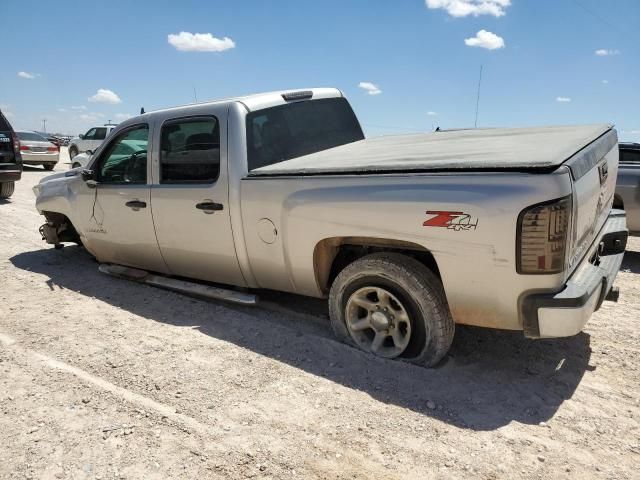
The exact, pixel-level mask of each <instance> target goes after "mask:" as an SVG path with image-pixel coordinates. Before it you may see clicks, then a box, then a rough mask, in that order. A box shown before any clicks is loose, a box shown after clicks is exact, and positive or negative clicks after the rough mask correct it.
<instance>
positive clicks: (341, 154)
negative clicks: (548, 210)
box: [250, 124, 616, 176]
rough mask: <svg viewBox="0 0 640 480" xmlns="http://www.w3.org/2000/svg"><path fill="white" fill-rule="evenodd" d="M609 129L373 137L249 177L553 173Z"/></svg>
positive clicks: (490, 130)
mask: <svg viewBox="0 0 640 480" xmlns="http://www.w3.org/2000/svg"><path fill="white" fill-rule="evenodd" d="M611 129H612V126H611V125H606V124H600V125H578V126H558V127H534V128H487V129H472V130H455V131H440V132H433V133H424V134H412V135H395V136H383V137H374V138H367V139H364V140H360V141H357V142H353V143H348V144H346V145H342V146H339V147H335V148H331V149H328V150H324V151H321V152H318V153H313V154H310V155H305V156H302V157H298V158H294V159H292V160H287V161H283V162H280V163H275V164H273V165H268V166H266V167H261V168H258V169H255V170H252V171H251V173H250V176H274V175H319V174H340V173H342V174H347V173H373V172H412V171H413V172H415V171H433V170H455V169H460V170H473V169H476V170H501V169H510V170H523V171H528V170H543V169H546V170H552V169H554V168H557V167H558V166H559V165H560V164H562V163H563V162H564V161H565V160H567V159H569V158H570V157H572V156H573V155H574V154H576V153H577V152H579V151H580V150H582V149H583V148H584V147H585V146H587V145H588V144H590V143H592V142H593V141H594V140H596V139H597V138H599V137H601V136H602V135H604V134H606V133H607V132H609V131H610V130H611ZM615 138H616V137H615V135H614V136H613V137H611V139H612V141H615Z"/></svg>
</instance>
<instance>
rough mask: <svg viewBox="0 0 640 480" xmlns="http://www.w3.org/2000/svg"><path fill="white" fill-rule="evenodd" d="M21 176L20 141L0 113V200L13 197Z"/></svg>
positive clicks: (0, 112)
mask: <svg viewBox="0 0 640 480" xmlns="http://www.w3.org/2000/svg"><path fill="white" fill-rule="evenodd" d="M21 176H22V157H21V155H20V140H18V137H17V136H16V134H15V132H14V131H13V128H12V127H11V124H10V123H9V120H7V118H6V117H5V116H4V115H3V114H2V111H0V199H3V198H9V197H10V196H11V195H13V190H14V188H15V182H17V181H18V180H20V177H21Z"/></svg>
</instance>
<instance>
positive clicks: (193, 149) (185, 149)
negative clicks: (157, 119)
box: [160, 117, 220, 183]
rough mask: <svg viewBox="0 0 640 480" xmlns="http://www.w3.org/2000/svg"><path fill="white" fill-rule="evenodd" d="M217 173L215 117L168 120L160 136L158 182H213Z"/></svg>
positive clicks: (218, 143) (218, 148)
mask: <svg viewBox="0 0 640 480" xmlns="http://www.w3.org/2000/svg"><path fill="white" fill-rule="evenodd" d="M219 174H220V126H219V124H218V119H217V118H215V117H196V118H185V119H180V120H171V121H169V122H167V123H165V124H164V125H163V126H162V132H161V135H160V183H213V182H215V181H216V180H217V179H218V175H219Z"/></svg>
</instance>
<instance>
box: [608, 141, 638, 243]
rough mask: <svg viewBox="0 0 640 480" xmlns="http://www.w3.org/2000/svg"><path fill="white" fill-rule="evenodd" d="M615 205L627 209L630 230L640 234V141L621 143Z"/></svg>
mask: <svg viewBox="0 0 640 480" xmlns="http://www.w3.org/2000/svg"><path fill="white" fill-rule="evenodd" d="M613 205H614V208H623V209H624V210H626V212H627V226H628V227H629V232H630V233H631V234H632V235H640V143H621V144H620V167H619V168H618V183H617V184H616V196H615V199H614V201H613Z"/></svg>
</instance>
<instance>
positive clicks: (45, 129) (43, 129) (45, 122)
mask: <svg viewBox="0 0 640 480" xmlns="http://www.w3.org/2000/svg"><path fill="white" fill-rule="evenodd" d="M42 131H43V132H44V133H47V119H46V118H43V119H42Z"/></svg>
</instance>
